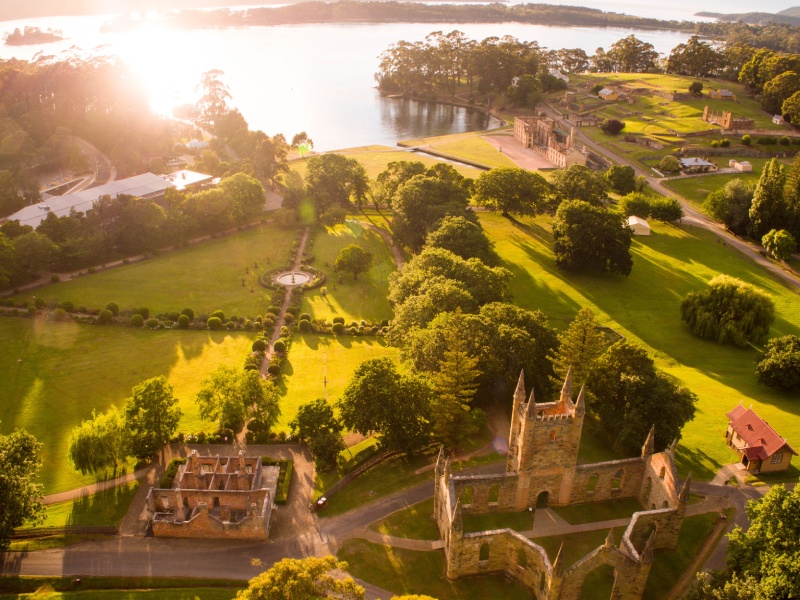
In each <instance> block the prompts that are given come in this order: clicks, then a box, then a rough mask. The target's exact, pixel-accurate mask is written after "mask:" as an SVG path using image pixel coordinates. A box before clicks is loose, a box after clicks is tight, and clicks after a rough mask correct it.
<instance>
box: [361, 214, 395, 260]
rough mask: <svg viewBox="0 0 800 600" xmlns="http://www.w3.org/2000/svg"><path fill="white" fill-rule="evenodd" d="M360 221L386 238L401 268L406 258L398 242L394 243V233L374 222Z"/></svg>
mask: <svg viewBox="0 0 800 600" xmlns="http://www.w3.org/2000/svg"><path fill="white" fill-rule="evenodd" d="M359 223H361V224H362V225H363V226H364V227H366V228H367V229H371V230H372V231H374V232H375V233H377V234H378V235H379V236H381V237H382V238H383V239H384V241H385V242H386V244H387V245H388V246H389V248H391V250H392V257H393V258H394V264H396V265H397V268H398V269H401V268H402V267H403V263H404V262H405V259H404V258H403V251H402V250H401V249H400V247H399V246H397V244H395V243H394V240H393V239H392V234H391V233H389V232H388V231H386V230H385V229H383V228H381V227H378V226H377V225H375V224H374V223H367V222H366V221H359Z"/></svg>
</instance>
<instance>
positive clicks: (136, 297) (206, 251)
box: [19, 225, 296, 316]
mask: <svg viewBox="0 0 800 600" xmlns="http://www.w3.org/2000/svg"><path fill="white" fill-rule="evenodd" d="M295 237H296V232H295V231H294V230H287V229H281V228H279V227H277V226H274V225H262V226H259V227H256V228H253V229H249V230H247V231H243V232H239V233H236V234H233V235H230V236H227V237H223V238H220V239H217V240H211V241H208V242H204V243H202V244H199V245H197V246H190V247H188V248H183V249H180V250H177V251H175V252H169V253H166V254H163V255H161V256H158V257H155V258H151V259H148V260H146V261H144V262H139V263H134V264H131V265H125V266H121V267H117V268H114V269H110V270H108V271H102V272H99V273H95V274H92V275H86V276H84V277H80V278H78V279H73V280H70V281H64V282H62V283H57V284H53V285H48V286H46V287H43V288H39V289H38V290H36V291H35V292H31V293H28V294H25V295H23V296H20V297H19V299H21V300H30V299H31V296H32V295H33V294H34V293H35V294H36V296H38V297H40V298H45V299H46V300H50V299H54V298H56V299H58V300H60V301H65V300H69V301H71V302H73V303H74V304H75V306H76V307H81V306H84V307H87V308H105V306H106V304H108V303H109V302H116V303H117V304H118V305H119V306H120V308H122V309H126V308H135V307H142V306H144V307H147V308H149V309H150V312H151V314H157V313H160V312H167V311H175V312H179V311H180V310H181V309H183V308H187V307H188V308H192V309H194V311H195V313H197V314H198V315H199V314H208V313H210V312H212V311H215V310H223V311H225V314H226V315H238V316H255V315H260V314H263V313H264V311H265V309H266V308H267V307H268V306H269V305H270V297H271V290H267V289H266V288H264V287H262V286H261V285H260V284H259V281H258V280H259V277H260V276H261V274H262V273H263V272H264V271H266V270H267V269H268V268H269V267H268V262H267V261H269V264H272V265H282V264H284V263H285V261H286V259H287V257H288V254H289V247H290V245H291V243H292V240H294V238H295ZM256 262H257V263H258V265H259V266H258V268H256V267H255V266H254V265H255V263H256ZM245 269H249V270H250V274H249V275H245ZM243 276H244V277H245V285H244V286H242V277H243ZM251 287H252V288H253V290H254V291H253V292H250V288H251Z"/></svg>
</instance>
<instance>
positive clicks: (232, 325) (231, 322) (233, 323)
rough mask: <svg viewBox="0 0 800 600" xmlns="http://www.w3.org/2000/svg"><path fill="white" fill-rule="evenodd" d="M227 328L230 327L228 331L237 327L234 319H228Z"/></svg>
mask: <svg viewBox="0 0 800 600" xmlns="http://www.w3.org/2000/svg"><path fill="white" fill-rule="evenodd" d="M225 328H226V329H228V331H233V330H234V329H236V323H235V322H234V321H228V322H227V323H225Z"/></svg>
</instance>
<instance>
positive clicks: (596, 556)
mask: <svg viewBox="0 0 800 600" xmlns="http://www.w3.org/2000/svg"><path fill="white" fill-rule="evenodd" d="M603 565H610V566H611V567H613V568H614V572H615V577H614V587H613V589H612V591H611V600H638V599H639V598H641V597H642V594H643V593H644V586H645V584H646V583H647V576H648V575H649V574H650V566H651V560H648V561H638V560H635V559H634V558H632V557H631V556H629V555H628V554H626V553H625V552H624V551H623V550H621V549H620V548H617V547H616V546H614V544H613V543H611V542H610V541H609V540H607V541H606V544H604V545H603V546H601V547H599V548H597V549H596V550H594V551H592V552H590V553H589V554H587V555H586V556H585V557H583V558H582V559H581V560H579V561H578V562H576V563H575V564H574V565H572V566H571V567H570V568H569V569H568V570H567V572H566V573H564V578H563V583H562V584H561V594H560V596H558V600H578V598H580V596H581V589H582V588H583V581H584V579H586V576H587V575H588V574H589V573H591V572H592V571H594V570H595V569H597V568H598V567H602V566H603ZM553 600H555V598H554V599H553Z"/></svg>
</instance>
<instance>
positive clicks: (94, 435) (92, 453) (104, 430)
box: [67, 406, 128, 475]
mask: <svg viewBox="0 0 800 600" xmlns="http://www.w3.org/2000/svg"><path fill="white" fill-rule="evenodd" d="M127 447H128V440H127V428H126V426H125V419H124V417H123V416H122V413H120V411H119V410H118V409H117V407H116V406H112V407H111V408H110V409H109V410H108V411H107V412H105V413H103V414H99V415H98V414H96V413H95V412H94V411H92V418H91V419H89V420H86V421H81V424H80V425H79V426H78V427H73V429H72V433H70V436H69V449H68V450H67V454H68V456H69V460H70V462H71V463H72V466H73V467H74V468H75V470H77V471H80V472H81V473H83V474H84V475H86V473H97V472H100V471H104V470H105V469H109V468H110V469H113V470H114V471H116V470H117V467H118V466H119V465H120V463H123V462H124V461H125V457H126V456H127V452H126V451H127Z"/></svg>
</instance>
